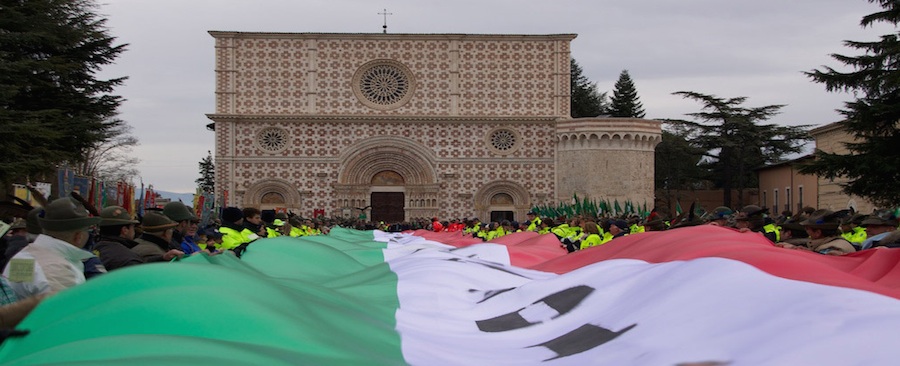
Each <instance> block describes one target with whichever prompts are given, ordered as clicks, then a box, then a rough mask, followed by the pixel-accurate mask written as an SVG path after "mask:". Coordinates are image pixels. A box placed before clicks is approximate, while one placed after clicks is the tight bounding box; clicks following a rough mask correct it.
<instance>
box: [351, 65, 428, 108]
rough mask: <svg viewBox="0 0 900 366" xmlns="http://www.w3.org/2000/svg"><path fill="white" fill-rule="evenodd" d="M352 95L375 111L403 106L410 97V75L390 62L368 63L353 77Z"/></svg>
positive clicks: (402, 67) (411, 80) (411, 87)
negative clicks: (354, 86)
mask: <svg viewBox="0 0 900 366" xmlns="http://www.w3.org/2000/svg"><path fill="white" fill-rule="evenodd" d="M354 85H356V88H354V93H355V94H356V96H357V98H359V100H360V101H361V102H362V103H363V104H365V105H367V106H369V107H372V108H375V109H382V110H385V109H393V108H397V107H400V106H402V105H403V104H405V103H406V102H407V101H408V100H409V98H410V97H411V96H412V92H413V88H414V85H415V83H414V81H413V78H412V73H410V72H409V70H408V69H407V68H406V67H405V66H403V64H400V63H399V62H396V61H392V60H376V61H372V62H369V63H367V64H365V65H363V66H362V67H360V68H359V70H357V72H356V75H354Z"/></svg>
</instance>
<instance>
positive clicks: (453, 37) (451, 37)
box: [208, 30, 578, 41]
mask: <svg viewBox="0 0 900 366" xmlns="http://www.w3.org/2000/svg"><path fill="white" fill-rule="evenodd" d="M208 32H209V34H210V35H211V36H213V38H251V39H336V40H348V39H364V40H446V41H541V40H545V41H571V40H573V39H575V37H578V35H577V34H574V33H561V34H463V33H387V34H384V33H289V32H231V31H214V30H211V31H208Z"/></svg>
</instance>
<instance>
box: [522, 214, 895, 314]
mask: <svg viewBox="0 0 900 366" xmlns="http://www.w3.org/2000/svg"><path fill="white" fill-rule="evenodd" d="M706 257H717V258H727V259H733V260H737V261H741V262H744V263H747V264H749V265H751V266H754V267H756V268H758V269H760V270H762V271H764V272H766V273H769V274H771V275H774V276H778V277H782V278H788V279H793V280H799V281H806V282H813V283H819V284H823V285H831V286H840V287H847V288H856V289H860V290H866V291H870V292H875V293H879V294H883V295H887V296H891V297H894V298H897V299H900V249H889V248H877V249H870V250H864V251H861V252H857V253H852V254H848V255H843V256H829V255H823V254H818V253H813V252H807V251H800V250H791V249H783V248H778V247H776V246H774V245H772V244H771V243H770V242H769V241H767V240H766V239H765V238H763V237H762V236H761V235H760V234H757V233H739V232H737V231H735V230H732V229H727V228H722V227H718V226H712V225H702V226H695V227H686V228H681V229H675V230H669V231H658V232H646V233H641V234H633V235H628V236H625V237H622V238H619V239H615V240H613V241H611V242H609V243H607V244H604V245H600V246H597V247H593V248H589V249H586V250H582V251H578V252H575V253H572V254H570V255H566V256H562V257H559V258H555V259H551V260H549V261H547V262H544V263H541V264H538V265H535V266H532V267H530V268H531V269H536V270H541V271H547V272H555V273H567V272H570V271H572V270H575V269H578V268H581V267H584V266H587V265H590V264H593V263H597V262H599V261H604V260H609V259H638V260H642V261H646V262H650V263H662V262H671V261H686V260H692V259H698V258H706Z"/></svg>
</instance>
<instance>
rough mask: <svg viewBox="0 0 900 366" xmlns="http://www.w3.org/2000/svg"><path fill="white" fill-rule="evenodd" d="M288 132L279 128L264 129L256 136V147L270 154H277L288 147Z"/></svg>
mask: <svg viewBox="0 0 900 366" xmlns="http://www.w3.org/2000/svg"><path fill="white" fill-rule="evenodd" d="M287 143H288V139H287V131H285V130H283V129H281V128H278V127H269V128H264V129H262V130H261V131H259V133H258V134H256V145H257V146H259V148H260V149H262V150H263V151H266V152H270V153H277V152H280V151H281V150H284V149H285V148H286V147H287Z"/></svg>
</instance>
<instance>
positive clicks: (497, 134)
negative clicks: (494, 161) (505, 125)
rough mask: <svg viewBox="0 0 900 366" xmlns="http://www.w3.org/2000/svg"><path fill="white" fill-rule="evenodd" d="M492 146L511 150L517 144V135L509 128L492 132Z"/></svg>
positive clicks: (502, 149) (501, 149)
mask: <svg viewBox="0 0 900 366" xmlns="http://www.w3.org/2000/svg"><path fill="white" fill-rule="evenodd" d="M491 146H493V147H494V148H495V149H497V150H500V151H509V150H511V149H512V148H514V147H515V146H516V135H515V134H513V133H512V131H509V130H498V131H494V133H493V134H491Z"/></svg>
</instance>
